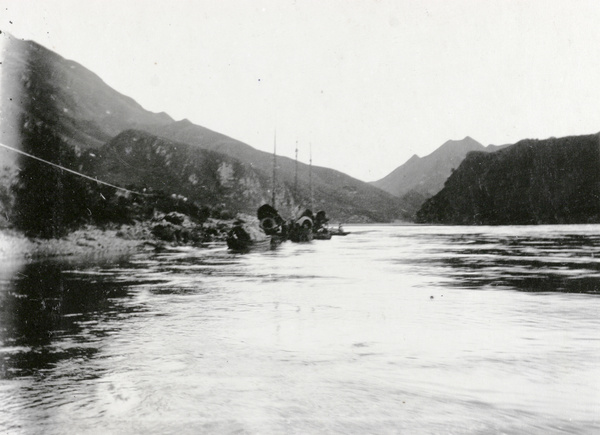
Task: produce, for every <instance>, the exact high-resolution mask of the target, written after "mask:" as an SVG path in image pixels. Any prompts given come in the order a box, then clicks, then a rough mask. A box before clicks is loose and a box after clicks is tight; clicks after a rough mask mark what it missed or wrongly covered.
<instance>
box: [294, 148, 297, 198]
mask: <svg viewBox="0 0 600 435" xmlns="http://www.w3.org/2000/svg"><path fill="white" fill-rule="evenodd" d="M294 197H295V199H296V200H297V199H298V141H296V175H295V176H294Z"/></svg>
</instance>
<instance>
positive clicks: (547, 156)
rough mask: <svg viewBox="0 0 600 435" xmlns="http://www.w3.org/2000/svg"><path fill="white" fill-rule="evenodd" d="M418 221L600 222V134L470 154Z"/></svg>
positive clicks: (529, 142) (479, 222)
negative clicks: (488, 152)
mask: <svg viewBox="0 0 600 435" xmlns="http://www.w3.org/2000/svg"><path fill="white" fill-rule="evenodd" d="M417 220H418V221H419V222H423V223H442V224H469V225H470V224H490V225H497V224H559V223H587V222H600V136H599V135H598V134H594V135H587V136H572V137H565V138H559V139H555V138H552V139H547V140H541V141H540V140H523V141H521V142H518V143H517V144H515V145H513V146H511V147H509V148H506V149H503V150H500V151H497V152H495V153H491V154H486V153H482V152H473V153H470V154H468V155H467V157H466V158H465V160H464V161H463V163H462V164H461V165H460V167H459V168H458V169H457V170H456V171H455V172H454V173H453V174H452V175H451V176H450V178H449V179H448V181H447V182H446V184H445V186H444V188H443V189H442V190H441V191H440V192H439V193H438V194H437V195H436V196H434V197H433V198H431V199H429V200H428V201H427V202H426V203H425V204H424V205H423V207H422V208H421V210H419V212H418V214H417Z"/></svg>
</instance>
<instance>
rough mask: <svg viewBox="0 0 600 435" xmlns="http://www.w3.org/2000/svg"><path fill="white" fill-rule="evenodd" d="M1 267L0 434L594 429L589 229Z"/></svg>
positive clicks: (362, 237) (366, 230)
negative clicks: (244, 252)
mask: <svg viewBox="0 0 600 435" xmlns="http://www.w3.org/2000/svg"><path fill="white" fill-rule="evenodd" d="M348 229H350V230H351V231H352V234H351V235H349V236H347V237H334V238H333V239H332V240H331V241H313V242H312V243H309V244H292V243H284V244H282V245H281V246H279V247H278V248H277V249H275V250H273V251H262V252H251V253H248V254H233V253H231V252H229V251H227V249H226V248H225V247H213V248H210V249H195V248H178V249H171V250H168V251H166V252H160V253H141V254H136V255H134V256H130V257H128V258H123V259H98V260H97V261H93V262H90V261H74V260H69V261H66V260H65V261H60V260H56V261H45V262H31V263H26V262H8V263H5V264H2V265H1V266H0V432H1V433H26V434H29V433H44V434H81V433H118V434H128V433H131V434H137V433H151V434H153V433H155V434H163V433H175V432H179V433H194V434H195V433H300V434H305V433H361V434H362V433H481V434H483V433H539V434H547V433H556V434H563V433H598V432H599V431H600V421H599V419H600V333H599V332H598V331H600V317H599V315H598V314H599V313H600V296H599V293H600V226H599V225H577V226H574V225H572V226H538V227H507V226H505V227H438V226H353V227H348Z"/></svg>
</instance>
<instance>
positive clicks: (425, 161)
mask: <svg viewBox="0 0 600 435" xmlns="http://www.w3.org/2000/svg"><path fill="white" fill-rule="evenodd" d="M484 150H486V148H485V147H484V146H483V145H482V144H480V143H479V142H477V141H476V140H474V139H472V138H470V137H469V136H467V137H465V138H464V139H462V140H449V141H447V142H446V143H444V144H443V145H442V146H440V147H439V148H438V149H437V150H435V151H434V152H433V153H431V154H429V155H427V156H425V157H419V156H417V155H416V154H415V155H413V156H412V157H411V158H410V159H409V160H408V161H407V162H406V163H404V164H403V165H402V166H399V167H398V168H396V169H394V170H393V171H392V172H391V173H390V174H388V175H386V176H385V177H383V178H382V179H380V180H377V181H373V182H372V183H371V184H373V185H374V186H377V187H379V188H380V189H383V190H385V191H386V192H389V193H391V194H392V195H395V196H397V197H402V196H404V195H406V194H407V193H408V192H410V191H415V192H417V193H420V194H421V195H424V196H426V197H430V196H432V195H435V194H436V193H438V192H439V191H440V190H441V189H442V187H443V186H444V182H445V181H446V179H447V178H448V177H449V176H450V174H451V173H452V169H455V168H457V167H458V165H460V162H462V160H463V159H464V158H465V156H466V155H467V153H469V152H471V151H484ZM494 150H495V149H494Z"/></svg>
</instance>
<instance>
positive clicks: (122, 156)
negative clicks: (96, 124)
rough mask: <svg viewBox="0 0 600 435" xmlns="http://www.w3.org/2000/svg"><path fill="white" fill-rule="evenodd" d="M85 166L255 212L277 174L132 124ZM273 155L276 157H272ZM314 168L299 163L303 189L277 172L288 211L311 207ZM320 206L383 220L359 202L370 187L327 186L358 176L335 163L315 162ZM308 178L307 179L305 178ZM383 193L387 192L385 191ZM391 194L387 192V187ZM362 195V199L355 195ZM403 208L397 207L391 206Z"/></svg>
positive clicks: (102, 175) (335, 213) (353, 217)
mask: <svg viewBox="0 0 600 435" xmlns="http://www.w3.org/2000/svg"><path fill="white" fill-rule="evenodd" d="M83 158H84V159H85V160H86V163H85V165H84V167H83V169H84V171H85V172H86V173H90V174H92V175H93V176H96V177H98V178H99V179H102V180H105V181H108V182H110V183H113V184H117V185H122V186H126V187H129V188H132V189H135V190H138V191H139V190H142V189H144V188H145V189H149V190H150V191H154V192H159V191H160V192H163V193H166V194H169V195H170V194H177V195H182V196H184V197H186V198H188V199H189V200H190V201H194V202H197V203H199V204H200V205H208V206H213V207H214V206H223V207H225V208H227V209H228V210H230V211H233V212H246V213H252V214H254V212H255V211H256V209H257V208H258V207H259V206H260V205H262V204H264V203H265V202H270V201H271V186H272V178H271V177H272V175H271V174H268V175H267V174H265V173H264V171H261V170H260V169H257V168H254V167H253V166H251V165H248V164H245V163H243V162H242V161H240V160H238V159H235V158H233V157H230V156H227V155H225V154H222V153H218V152H215V151H210V150H204V149H199V148H198V147H194V146H192V145H189V144H186V143H181V142H174V141H170V140H168V139H165V138H162V137H158V136H155V135H152V134H150V133H147V132H144V131H139V130H127V131H124V132H123V133H121V134H119V135H118V136H117V137H115V138H114V139H113V140H111V141H110V142H109V143H107V144H106V146H104V147H102V148H101V149H99V150H94V152H93V153H89V152H88V153H85V154H84V156H83ZM271 158H272V157H271ZM308 177H309V172H308V168H306V167H302V168H300V167H299V171H298V179H299V183H298V193H297V195H296V194H295V186H294V182H293V181H290V176H289V174H286V173H283V171H279V172H278V174H277V185H276V200H277V204H278V208H280V210H282V213H283V214H284V216H289V215H291V214H292V213H293V211H295V210H299V209H301V208H306V207H309V206H310V204H309V201H308V199H306V200H304V198H310V192H309V191H308V190H307V183H308V181H306V182H304V181H305V179H308ZM315 179H317V180H320V182H319V183H313V184H314V185H315V188H314V189H313V191H314V194H313V196H314V198H315V202H314V206H315V210H317V209H326V210H327V212H328V214H329V215H330V216H332V217H335V218H336V219H343V220H346V221H378V220H379V221H380V220H382V219H384V218H385V217H386V216H385V215H383V214H382V212H381V210H378V209H375V210H370V209H369V208H358V207H357V206H356V202H361V201H362V202H365V203H368V201H369V198H368V197H366V196H367V195H368V192H366V193H365V192H362V191H361V190H360V187H361V184H364V183H360V182H358V187H357V186H353V185H352V184H347V185H346V188H345V189H344V188H342V191H341V192H335V191H333V192H332V191H331V189H327V188H325V189H323V188H322V186H330V185H336V184H342V183H344V182H347V179H350V180H352V179H351V178H350V177H348V176H347V175H345V174H342V173H339V172H337V171H332V170H330V169H324V168H313V180H315ZM340 179H341V181H340ZM301 181H303V182H301ZM382 193H383V192H382ZM384 195H385V193H384ZM356 197H359V199H360V201H354V198H356ZM392 212H397V211H396V210H393V209H392V211H391V212H390V215H391V213H392Z"/></svg>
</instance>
